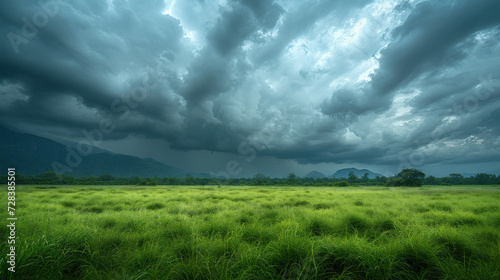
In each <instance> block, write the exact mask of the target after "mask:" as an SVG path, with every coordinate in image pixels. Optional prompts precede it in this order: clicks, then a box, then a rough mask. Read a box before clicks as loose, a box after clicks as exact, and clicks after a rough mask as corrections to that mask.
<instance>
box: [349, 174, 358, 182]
mask: <svg viewBox="0 0 500 280" xmlns="http://www.w3.org/2000/svg"><path fill="white" fill-rule="evenodd" d="M356 180H358V176H356V174H354V172H352V171H351V172H349V177H347V181H348V182H349V183H351V184H352V183H355V182H356Z"/></svg>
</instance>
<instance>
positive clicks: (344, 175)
mask: <svg viewBox="0 0 500 280" xmlns="http://www.w3.org/2000/svg"><path fill="white" fill-rule="evenodd" d="M351 172H353V173H354V174H355V175H356V176H358V177H359V178H361V177H363V175H365V173H368V178H370V179H374V178H375V177H377V176H380V177H382V176H384V175H382V174H379V173H375V172H372V171H370V170H368V169H361V170H359V169H357V168H344V169H340V170H338V171H337V172H335V173H334V174H333V175H332V176H330V178H347V177H349V173H351Z"/></svg>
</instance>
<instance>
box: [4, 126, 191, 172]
mask: <svg viewBox="0 0 500 280" xmlns="http://www.w3.org/2000/svg"><path fill="white" fill-rule="evenodd" d="M0 139H1V142H0V155H1V157H0V169H3V170H6V169H7V168H9V167H15V168H16V172H17V173H18V174H22V175H25V176H28V175H37V174H40V173H44V172H47V171H60V173H63V174H70V175H73V176H76V177H82V176H99V175H102V174H110V175H113V176H117V177H133V176H138V177H155V176H158V177H184V176H186V174H187V172H186V171H183V170H180V169H177V168H174V167H171V166H168V165H166V164H163V163H161V162H158V161H156V160H153V159H141V158H138V157H133V156H128V155H122V154H115V153H111V152H109V151H106V150H103V149H98V148H93V149H92V153H90V154H88V155H80V154H79V153H78V152H77V150H76V147H77V144H76V143H74V142H67V145H63V144H61V143H58V142H56V141H53V140H50V139H47V138H43V137H39V136H35V135H31V134H25V133H18V132H14V131H12V130H9V129H7V128H5V127H2V126H0ZM70 154H72V155H73V156H69V155H70ZM74 155H76V156H77V157H80V158H81V161H80V162H79V163H78V164H76V163H77V162H78V160H76V159H75V157H74ZM68 158H69V159H70V162H72V163H75V165H73V166H74V167H71V166H69V165H68V161H67V159H68ZM55 162H58V163H59V164H60V165H59V166H66V167H65V168H62V169H58V170H54V168H53V164H54V163H55ZM56 165H57V164H56ZM66 168H67V169H66ZM69 169H71V172H64V171H68V170H69Z"/></svg>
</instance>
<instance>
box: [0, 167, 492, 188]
mask: <svg viewBox="0 0 500 280" xmlns="http://www.w3.org/2000/svg"><path fill="white" fill-rule="evenodd" d="M0 178H1V180H2V182H7V176H5V175H2V176H0ZM16 183H17V184H31V185H58V184H61V185H138V186H156V185H199V186H206V185H219V186H221V185H231V186H238V185H245V186H248V185H250V186H357V185H365V186H421V185H442V186H448V185H496V184H500V176H497V175H494V174H487V173H478V174H476V175H474V176H471V177H464V176H462V175H461V174H458V173H452V174H450V175H449V176H446V177H435V176H426V175H425V174H424V173H423V172H422V171H420V170H417V169H403V170H402V171H401V172H399V173H398V174H396V175H394V176H391V177H386V176H377V177H376V178H369V177H368V173H366V174H364V175H363V176H362V177H358V176H356V175H355V174H354V173H352V172H351V173H350V174H349V176H348V177H347V178H311V177H298V176H296V175H295V174H294V173H290V174H289V175H288V176H287V177H283V178H271V177H268V176H265V175H263V174H261V173H259V174H256V175H255V176H253V177H252V178H222V177H221V178H199V177H194V176H187V177H181V178H178V177H151V178H141V177H137V176H135V177H115V176H112V175H109V174H103V175H100V176H88V177H75V176H72V175H68V174H65V175H62V176H61V177H58V176H57V174H56V173H55V172H54V171H49V172H45V173H42V174H39V175H32V176H23V175H19V174H18V175H16Z"/></svg>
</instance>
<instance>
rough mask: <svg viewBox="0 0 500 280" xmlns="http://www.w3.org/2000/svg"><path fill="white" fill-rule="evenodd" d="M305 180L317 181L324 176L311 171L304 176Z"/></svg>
mask: <svg viewBox="0 0 500 280" xmlns="http://www.w3.org/2000/svg"><path fill="white" fill-rule="evenodd" d="M304 177H305V178H314V179H317V178H326V176H325V174H323V173H321V172H319V171H316V170H314V171H311V172H309V173H307V174H306V175H305V176H304Z"/></svg>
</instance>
